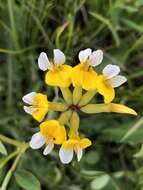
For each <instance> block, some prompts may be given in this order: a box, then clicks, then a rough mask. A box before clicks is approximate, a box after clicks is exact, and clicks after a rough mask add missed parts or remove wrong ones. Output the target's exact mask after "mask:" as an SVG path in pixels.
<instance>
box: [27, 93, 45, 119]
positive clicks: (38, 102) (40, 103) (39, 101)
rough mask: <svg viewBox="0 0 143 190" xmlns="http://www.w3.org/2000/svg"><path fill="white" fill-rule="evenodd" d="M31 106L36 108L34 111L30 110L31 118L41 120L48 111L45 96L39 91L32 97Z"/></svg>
mask: <svg viewBox="0 0 143 190" xmlns="http://www.w3.org/2000/svg"><path fill="white" fill-rule="evenodd" d="M31 107H33V108H36V111H34V112H32V116H33V118H34V119H36V120H37V121H39V122H41V121H42V120H43V119H44V117H45V115H46V114H47V112H48V100H47V96H46V95H44V94H41V93H37V94H36V95H35V97H34V105H32V106H31Z"/></svg>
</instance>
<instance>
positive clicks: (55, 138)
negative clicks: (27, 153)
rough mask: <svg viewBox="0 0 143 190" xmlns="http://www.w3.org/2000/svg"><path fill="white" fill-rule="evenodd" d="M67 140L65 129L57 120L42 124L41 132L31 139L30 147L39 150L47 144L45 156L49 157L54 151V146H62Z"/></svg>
mask: <svg viewBox="0 0 143 190" xmlns="http://www.w3.org/2000/svg"><path fill="white" fill-rule="evenodd" d="M65 140H66V130H65V127H64V126H63V125H60V124H59V122H58V121H57V120H49V121H45V122H43V123H41V125H40V131H39V132H37V133H35V134H34V135H33V136H32V138H31V141H30V147H31V148H32V149H39V148H41V147H42V146H43V145H44V144H46V147H45V149H44V151H43V154H44V155H47V154H49V153H50V152H51V151H52V150H53V148H54V144H62V143H63V142H64V141H65Z"/></svg>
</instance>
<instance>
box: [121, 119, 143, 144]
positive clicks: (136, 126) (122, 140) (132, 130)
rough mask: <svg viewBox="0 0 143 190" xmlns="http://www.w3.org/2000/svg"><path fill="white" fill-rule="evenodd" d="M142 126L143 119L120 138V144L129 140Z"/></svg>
mask: <svg viewBox="0 0 143 190" xmlns="http://www.w3.org/2000/svg"><path fill="white" fill-rule="evenodd" d="M142 126H143V117H141V118H140V119H139V120H138V121H137V122H136V123H135V125H133V126H132V128H131V129H130V130H128V131H127V133H126V134H125V135H124V136H123V137H122V138H121V140H120V142H124V141H125V140H126V139H127V138H129V137H130V136H131V135H133V134H134V132H135V131H136V130H138V129H139V128H140V127H142Z"/></svg>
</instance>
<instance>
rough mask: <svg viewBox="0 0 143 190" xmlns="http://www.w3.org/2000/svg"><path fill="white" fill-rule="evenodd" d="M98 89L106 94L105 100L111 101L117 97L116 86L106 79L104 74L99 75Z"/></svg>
mask: <svg viewBox="0 0 143 190" xmlns="http://www.w3.org/2000/svg"><path fill="white" fill-rule="evenodd" d="M97 91H98V92H99V93H100V94H101V95H102V96H104V102H105V103H106V104H108V103H110V102H111V101H112V100H113V99H114V97H115V90H114V88H113V87H112V86H111V85H110V84H109V83H108V82H107V81H106V80H105V78H104V77H103V76H99V77H98V85H97Z"/></svg>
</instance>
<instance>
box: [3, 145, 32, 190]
mask: <svg viewBox="0 0 143 190" xmlns="http://www.w3.org/2000/svg"><path fill="white" fill-rule="evenodd" d="M28 147H29V145H28V144H27V143H21V146H19V154H18V155H17V157H16V158H15V160H14V162H13V164H12V166H11V168H10V169H9V171H8V173H7V174H6V176H5V178H4V180H3V183H2V186H1V188H0V190H6V189H7V186H8V184H9V182H10V179H11V177H12V174H13V172H14V171H15V170H16V167H17V165H18V163H19V161H20V159H21V157H22V155H23V154H24V153H25V151H26V150H27V148H28Z"/></svg>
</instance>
